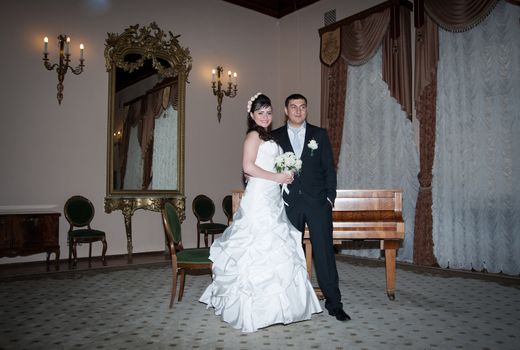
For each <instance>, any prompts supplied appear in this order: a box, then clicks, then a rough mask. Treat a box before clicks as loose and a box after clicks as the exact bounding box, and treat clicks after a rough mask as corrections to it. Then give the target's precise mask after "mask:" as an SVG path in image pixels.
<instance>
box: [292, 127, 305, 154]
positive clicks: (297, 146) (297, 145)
mask: <svg viewBox="0 0 520 350" xmlns="http://www.w3.org/2000/svg"><path fill="white" fill-rule="evenodd" d="M302 130H303V128H298V129H295V128H291V131H292V132H293V134H294V137H293V144H292V146H293V149H294V153H295V154H296V156H297V157H298V158H300V157H301V155H302V150H303V146H302V143H301V141H300V132H301V131H302Z"/></svg>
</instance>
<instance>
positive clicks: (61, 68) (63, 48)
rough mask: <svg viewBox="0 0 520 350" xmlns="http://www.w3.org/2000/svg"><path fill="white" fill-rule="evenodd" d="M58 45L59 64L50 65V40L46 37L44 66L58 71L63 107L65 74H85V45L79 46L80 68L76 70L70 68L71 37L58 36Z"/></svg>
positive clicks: (59, 96)
mask: <svg viewBox="0 0 520 350" xmlns="http://www.w3.org/2000/svg"><path fill="white" fill-rule="evenodd" d="M58 44H59V47H60V57H59V63H54V64H50V63H49V57H48V56H49V52H48V50H47V49H48V45H49V38H47V37H45V38H44V39H43V65H44V66H45V68H47V69H48V70H54V69H56V72H57V73H58V95H57V96H58V103H59V104H60V105H61V100H63V79H65V73H67V70H69V68H70V71H71V72H72V73H74V74H76V75H79V74H81V72H83V67H85V65H84V64H83V62H85V60H84V59H83V49H84V46H83V44H79V66H77V67H76V68H72V67H71V66H69V62H70V53H69V46H70V37H69V36H68V35H63V34H60V35H59V36H58Z"/></svg>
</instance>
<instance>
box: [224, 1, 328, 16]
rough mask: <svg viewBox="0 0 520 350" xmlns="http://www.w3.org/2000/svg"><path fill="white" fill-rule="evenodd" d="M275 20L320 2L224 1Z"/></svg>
mask: <svg viewBox="0 0 520 350" xmlns="http://www.w3.org/2000/svg"><path fill="white" fill-rule="evenodd" d="M224 1H226V2H230V3H232V4H235V5H239V6H242V7H245V8H248V9H250V10H253V11H256V12H260V13H263V14H264V15H268V16H272V17H275V18H282V17H283V16H286V15H288V14H290V13H293V12H295V11H297V10H299V9H301V8H304V7H305V6H308V5H310V4H314V3H315V2H318V1H319V0H224Z"/></svg>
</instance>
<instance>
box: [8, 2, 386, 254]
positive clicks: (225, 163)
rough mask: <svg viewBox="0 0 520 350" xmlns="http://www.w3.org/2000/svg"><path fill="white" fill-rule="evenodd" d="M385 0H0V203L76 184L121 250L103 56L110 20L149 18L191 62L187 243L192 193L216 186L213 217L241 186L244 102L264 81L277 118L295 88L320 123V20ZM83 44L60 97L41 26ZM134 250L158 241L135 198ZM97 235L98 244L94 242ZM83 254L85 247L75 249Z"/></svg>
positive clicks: (150, 215) (115, 249)
mask: <svg viewBox="0 0 520 350" xmlns="http://www.w3.org/2000/svg"><path fill="white" fill-rule="evenodd" d="M379 2H381V1H364V0H356V1H344V0H322V1H319V2H318V3H316V4H313V5H311V6H308V7H306V8H304V9H302V10H300V11H298V12H296V13H294V14H291V15H289V16H286V17H284V18H282V19H281V20H276V19H274V18H271V17H269V16H265V15H262V14H259V13H256V12H253V11H250V10H247V9H244V8H242V7H239V6H235V5H232V4H229V3H227V2H224V1H221V0H197V1H180V0H149V1H141V0H124V1H123V0H112V1H110V0H107V1H106V3H107V4H108V5H107V7H106V8H105V9H101V10H95V9H93V8H91V7H89V4H93V3H100V2H99V1H88V0H81V1H80V0H75V1H70V0H45V1H41V0H23V1H11V2H9V3H8V4H3V6H2V11H1V14H0V29H1V37H0V47H1V48H2V60H1V64H0V76H1V77H2V85H1V86H2V87H1V93H0V106H1V112H0V121H1V124H0V125H1V127H0V155H1V156H0V160H1V162H0V164H1V170H0V209H5V208H18V207H36V206H45V207H49V208H54V209H55V210H58V211H60V212H62V210H63V204H64V203H65V201H66V199H67V198H68V197H69V196H71V195H74V194H82V195H84V196H86V197H88V198H90V199H91V200H92V202H93V203H94V205H95V208H96V217H95V219H94V221H93V226H95V227H96V228H98V229H101V230H105V231H106V232H107V235H108V237H107V239H108V254H110V255H113V254H124V253H126V238H125V229H124V223H123V217H122V215H121V213H120V212H115V213H112V214H106V213H105V212H104V208H103V199H104V197H105V191H106V188H105V181H106V180H105V175H106V134H107V130H106V129H107V84H108V77H107V73H106V70H105V60H104V56H103V51H104V42H105V38H106V36H107V32H118V33H120V32H122V31H123V30H124V29H125V28H127V27H128V26H129V25H132V24H136V23H139V24H142V25H145V24H149V23H150V22H152V21H155V22H157V23H158V24H159V26H160V27H161V28H162V29H164V30H171V31H172V32H173V33H174V34H181V37H180V39H179V40H180V42H181V44H182V45H183V46H187V47H189V48H190V51H191V55H192V57H193V69H192V71H191V73H190V77H189V80H190V83H189V84H188V86H187V98H186V174H185V178H186V181H185V182H186V184H185V187H186V207H187V208H186V209H187V210H186V216H187V219H186V221H185V222H184V223H183V227H182V228H183V234H184V241H185V245H186V246H188V247H190V246H193V245H194V244H195V242H196V236H195V233H194V231H195V223H196V221H195V218H194V216H193V214H192V212H191V201H192V200H193V198H194V197H195V196H196V195H197V194H199V193H205V194H207V195H209V196H210V197H211V198H213V199H214V200H215V202H216V205H217V215H216V220H217V221H221V222H223V221H224V215H223V214H222V210H221V208H220V202H221V200H222V198H223V197H224V196H225V195H226V194H227V193H229V191H230V190H231V189H233V188H240V186H241V155H242V149H241V145H242V140H243V136H244V132H245V127H246V124H245V118H246V114H245V106H246V102H247V100H248V99H249V97H250V96H251V95H253V94H254V93H256V92H258V91H261V92H263V93H265V94H267V95H269V96H271V97H272V99H273V103H274V109H275V115H276V117H275V126H279V125H281V124H282V121H283V114H282V107H283V98H285V96H286V95H287V94H288V93H290V92H294V91H299V92H301V93H303V94H305V95H306V96H307V97H308V98H309V103H310V106H309V107H310V117H309V120H310V121H311V122H313V123H315V124H319V115H318V113H319V96H320V63H319V57H318V48H319V36H318V29H319V28H321V27H322V26H323V14H324V13H325V12H326V11H329V10H331V9H334V8H335V9H336V10H337V18H338V19H341V18H344V17H347V16H349V15H352V14H354V13H356V12H359V11H360V10H363V9H366V8H368V7H370V6H373V5H375V4H377V3H379ZM60 33H62V34H68V35H70V36H71V37H72V45H71V53H72V60H73V63H77V58H78V51H79V49H78V45H79V43H80V42H83V43H84V44H85V59H86V61H85V64H86V67H85V71H84V72H83V73H82V74H81V75H79V76H75V75H72V74H71V73H70V72H69V73H68V74H67V75H66V77H65V90H64V100H63V102H62V104H61V106H60V105H58V102H57V100H56V84H57V75H56V73H55V72H49V71H47V70H46V69H45V68H44V67H43V64H42V61H41V56H42V49H43V44H42V39H43V37H44V36H48V37H49V38H50V40H51V44H50V45H49V51H50V59H51V61H52V62H54V61H55V60H56V51H57V50H56V47H55V46H54V45H55V44H54V45H53V43H55V37H56V36H57V35H58V34H60ZM218 64H219V65H223V66H224V68H225V69H232V70H234V71H237V72H238V74H239V77H238V79H239V80H238V83H239V93H238V96H237V97H235V98H234V99H229V98H225V99H224V103H223V111H222V113H223V115H222V121H221V123H220V124H219V123H218V122H217V117H216V99H215V97H214V96H213V94H212V93H211V91H210V85H209V80H210V78H211V76H210V71H211V69H212V68H214V67H215V66H216V65H218ZM67 230H68V225H67V223H66V220H65V218H64V217H63V216H62V217H61V219H60V246H61V254H62V257H66V255H67V243H66V232H67ZM133 232H134V235H133V243H134V252H147V251H158V250H162V249H163V247H164V239H163V231H162V225H161V219H160V215H159V214H158V213H154V212H146V211H142V210H138V211H137V212H136V213H135V214H134V218H133ZM99 252H100V247H99V245H96V246H95V247H94V254H99ZM86 254H87V247H85V246H83V247H81V250H80V251H79V255H80V256H85V255H86ZM44 257H45V256H44V254H37V255H32V256H28V257H16V258H1V259H0V264H5V263H12V262H23V261H34V260H43V259H44Z"/></svg>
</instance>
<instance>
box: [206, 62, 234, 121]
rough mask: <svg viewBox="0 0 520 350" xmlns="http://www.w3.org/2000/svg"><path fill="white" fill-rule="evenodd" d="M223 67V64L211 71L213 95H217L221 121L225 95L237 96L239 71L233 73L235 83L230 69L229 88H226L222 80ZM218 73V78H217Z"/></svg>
mask: <svg viewBox="0 0 520 350" xmlns="http://www.w3.org/2000/svg"><path fill="white" fill-rule="evenodd" d="M223 70H224V69H223V68H222V67H221V66H217V68H216V69H213V70H212V71H211V87H212V88H213V95H215V96H217V118H218V122H219V123H220V119H221V118H222V113H221V111H222V99H223V98H224V95H226V96H227V97H231V98H233V97H235V96H236V95H237V91H238V85H237V73H236V72H235V73H233V78H234V84H233V83H232V82H231V71H228V79H229V81H228V83H227V88H226V89H225V90H223V89H222V85H223V83H222V81H221V80H220V78H221V76H222V72H223ZM215 75H216V80H215Z"/></svg>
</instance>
